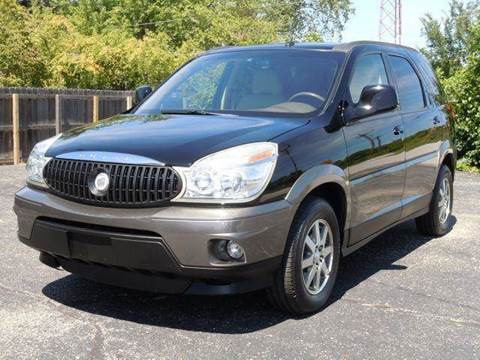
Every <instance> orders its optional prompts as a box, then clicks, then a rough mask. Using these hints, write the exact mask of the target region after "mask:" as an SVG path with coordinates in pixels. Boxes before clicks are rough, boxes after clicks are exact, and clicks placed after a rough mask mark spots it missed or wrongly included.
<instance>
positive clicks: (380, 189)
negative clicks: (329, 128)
mask: <svg viewBox="0 0 480 360" xmlns="http://www.w3.org/2000/svg"><path fill="white" fill-rule="evenodd" d="M378 84H383V85H387V84H391V81H390V79H389V77H388V76H387V72H386V68H385V63H384V58H383V56H382V55H381V54H380V53H372V54H366V55H361V56H360V57H359V58H357V59H356V60H355V64H354V66H353V73H352V77H351V80H350V85H349V90H348V92H349V94H348V95H347V98H349V101H348V103H349V106H355V104H356V103H358V101H359V98H360V94H361V91H362V90H363V88H364V87H365V86H370V85H378ZM350 104H351V105H350ZM343 131H344V135H345V141H346V144H347V152H348V172H349V180H350V186H351V196H352V198H351V218H350V219H351V223H350V229H351V231H350V241H349V245H352V244H354V243H356V242H359V241H361V240H363V239H365V238H367V237H368V236H370V235H373V234H375V233H377V232H379V231H380V230H382V229H384V228H385V227H387V226H388V225H391V224H392V223H394V222H396V221H398V220H399V219H400V216H401V211H402V193H403V188H404V182H405V168H404V161H405V150H404V141H403V124H402V118H401V115H400V112H399V111H398V109H395V110H392V111H389V112H386V113H382V114H378V115H374V116H370V117H367V118H363V119H359V120H356V121H353V122H351V123H349V124H347V125H346V126H345V127H344V128H343Z"/></svg>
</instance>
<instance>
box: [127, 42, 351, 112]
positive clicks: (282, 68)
mask: <svg viewBox="0 0 480 360" xmlns="http://www.w3.org/2000/svg"><path fill="white" fill-rule="evenodd" d="M344 58H345V54H343V53H340V52H334V51H331V52H328V51H325V52H319V51H303V50H292V51H287V50H272V51H255V50H252V51H232V52H225V53H218V54H209V55H204V56H200V57H198V58H197V59H195V60H193V61H191V62H190V63H188V64H187V65H185V66H184V67H183V68H181V69H180V70H179V71H178V72H177V73H175V74H174V75H173V76H172V77H171V78H169V79H168V80H167V81H166V82H165V83H164V84H163V85H162V86H160V87H159V88H158V90H157V91H156V92H155V93H154V94H152V96H150V97H149V98H148V99H147V100H146V101H145V102H144V103H142V104H141V105H140V106H139V108H138V109H137V110H136V113H137V114H152V113H160V112H163V113H168V111H175V110H197V109H198V110H206V111H213V112H230V113H242V112H244V111H259V112H269V113H290V114H294V113H297V114H302V113H309V112H313V111H316V110H318V109H321V108H323V106H324V105H325V101H326V99H327V98H328V96H329V94H330V92H331V90H332V87H333V83H334V80H335V77H336V75H337V73H338V69H339V68H340V67H341V65H342V63H343V61H344Z"/></svg>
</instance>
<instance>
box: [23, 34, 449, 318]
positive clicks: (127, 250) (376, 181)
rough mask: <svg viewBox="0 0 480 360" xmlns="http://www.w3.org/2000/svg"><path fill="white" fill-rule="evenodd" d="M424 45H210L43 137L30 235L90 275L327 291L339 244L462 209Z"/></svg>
mask: <svg viewBox="0 0 480 360" xmlns="http://www.w3.org/2000/svg"><path fill="white" fill-rule="evenodd" d="M442 98H443V95H442V92H441V90H440V89H439V86H438V82H437V80H436V78H435V75H434V73H433V72H432V69H431V68H430V66H429V64H428V63H427V61H426V60H425V59H424V58H423V56H422V55H421V54H420V53H418V52H417V51H415V50H413V49H410V48H406V47H401V46H396V45H390V44H383V43H374V42H355V43H348V44H324V43H320V44H312V43H305V44H288V45H266V46H253V47H232V48H221V49H215V50H212V51H208V52H206V53H204V54H202V55H200V56H198V57H197V58H195V59H193V60H192V61H190V62H188V63H187V64H185V65H184V66H183V67H182V68H180V69H179V70H178V71H177V72H175V73H174V74H173V75H172V76H171V77H170V78H169V79H167V80H166V81H165V82H164V83H163V84H162V85H161V86H160V87H159V88H158V89H157V90H156V91H154V92H151V89H149V88H148V87H141V88H139V89H137V104H136V105H135V107H134V108H133V109H131V110H130V111H128V112H127V113H125V114H122V115H118V116H115V117H113V118H111V119H108V120H105V121H102V122H99V123H94V124H90V125H88V126H85V127H82V128H77V129H74V130H71V131H68V132H66V133H64V134H63V135H59V136H56V137H55V138H52V139H49V140H46V141H43V142H41V143H39V144H37V145H36V146H35V148H34V150H33V151H32V153H31V155H30V158H29V160H28V164H27V172H28V178H27V186H26V187H24V188H23V189H21V190H20V191H19V192H18V193H17V194H16V198H15V212H16V214H17V215H18V225H19V231H18V234H19V238H20V240H21V241H22V242H24V243H25V244H27V245H29V246H31V247H33V248H35V249H37V250H39V251H40V260H41V261H42V262H43V263H45V264H47V265H49V266H52V267H54V268H58V267H62V268H64V269H66V270H67V271H69V272H72V273H76V274H79V275H81V276H84V277H86V278H90V279H93V280H97V281H100V282H105V283H109V284H114V285H118V286H125V287H131V288H137V289H146V290H151V291H156V292H161V293H168V294H178V293H185V294H231V293H239V292H246V291H252V290H257V289H261V288H267V291H268V294H269V298H270V299H271V300H272V302H273V304H274V305H276V306H278V307H279V308H281V309H283V310H286V311H289V312H292V313H308V312H312V311H316V310H318V309H320V308H321V307H322V306H323V305H324V304H325V303H326V301H327V299H328V297H329V296H330V294H331V292H332V288H333V286H334V283H335V278H336V277H337V272H338V265H339V261H340V258H341V257H342V256H345V255H347V254H350V253H351V252H352V251H354V250H356V249H358V248H359V247H361V246H362V245H365V244H366V243H367V242H369V241H370V240H371V239H372V238H374V237H375V236H377V235H378V234H380V233H381V232H383V231H385V230H386V229H388V228H390V227H392V226H394V225H396V224H398V223H400V222H402V221H405V220H408V219H415V220H416V224H417V227H418V230H420V232H422V233H424V234H429V235H433V236H438V235H443V234H445V233H446V232H448V231H449V229H450V228H451V226H452V220H451V211H452V193H453V187H452V184H453V177H454V169H455V162H456V152H455V148H454V145H453V143H452V137H451V130H452V127H451V122H450V120H449V115H448V113H446V112H445V107H444V103H443V100H442Z"/></svg>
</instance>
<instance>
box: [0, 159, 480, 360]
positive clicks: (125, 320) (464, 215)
mask: <svg viewBox="0 0 480 360" xmlns="http://www.w3.org/2000/svg"><path fill="white" fill-rule="evenodd" d="M24 176H25V172H24V166H1V167H0V254H1V256H2V259H1V261H0V358H1V359H16V360H18V359H163V358H165V359H172V358H175V359H177V360H178V359H197V358H198V359H226V358H228V359H236V358H241V359H257V358H260V359H275V358H284V359H310V358H311V359H390V358H392V359H480V236H479V235H480V209H479V207H480V176H479V175H473V174H465V173H458V175H457V178H456V182H455V201H454V215H455V226H454V228H453V230H452V231H451V232H450V233H449V234H448V235H446V236H444V237H441V238H430V237H424V236H421V235H419V234H418V233H417V232H416V230H415V224H414V222H412V221H410V222H407V223H405V224H402V225H399V226H397V227H395V228H393V229H391V230H389V231H388V232H386V233H384V234H383V235H381V236H379V237H378V238H377V239H376V240H374V241H373V242H371V243H370V244H368V245H367V246H365V247H364V248H362V249H360V250H359V251H358V252H356V253H354V254H353V255H351V256H349V257H347V258H345V259H344V262H343V265H342V269H341V273H340V276H339V279H338V282H337V286H336V288H335V291H334V297H333V299H332V301H331V303H330V304H329V306H328V307H327V308H325V309H324V310H323V311H321V312H319V313H316V314H314V315H311V316H307V317H302V318H294V317H290V316H286V315H284V314H282V313H279V312H277V311H275V310H273V309H271V308H270V307H269V306H268V304H267V302H266V299H265V297H264V295H263V293H261V292H257V293H252V294H247V295H241V296H222V297H199V296H195V297H194V296H188V297H187V296H172V297H164V296H159V295H156V294H150V293H144V292H138V291H130V290H125V289H121V288H115V287H111V286H106V285H101V284H97V283H94V282H90V281H87V280H84V279H81V278H79V277H77V276H75V275H70V274H69V273H67V272H65V271H57V270H54V269H51V268H48V267H46V266H44V265H42V264H41V263H40V262H39V261H38V253H37V252H36V251H34V250H32V249H30V248H28V247H26V246H25V245H23V244H21V243H20V242H19V241H18V240H17V238H16V226H17V225H16V217H15V215H14V213H13V211H12V206H13V198H14V193H15V191H16V190H17V189H19V188H20V187H21V186H23V183H24Z"/></svg>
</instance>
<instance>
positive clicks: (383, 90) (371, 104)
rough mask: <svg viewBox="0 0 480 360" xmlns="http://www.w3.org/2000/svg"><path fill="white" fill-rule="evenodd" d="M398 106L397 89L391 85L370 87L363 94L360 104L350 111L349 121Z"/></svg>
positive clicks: (365, 88)
mask: <svg viewBox="0 0 480 360" xmlns="http://www.w3.org/2000/svg"><path fill="white" fill-rule="evenodd" d="M397 106H398V99H397V94H396V92H395V89H394V88H393V87H392V86H390V85H369V86H365V87H364V88H363V90H362V92H361V95H360V100H359V102H358V103H357V104H356V105H355V106H354V107H352V108H351V109H350V111H349V114H348V120H349V121H352V120H357V119H361V118H364V117H367V116H372V115H375V114H379V113H382V112H385V111H389V110H393V109H395V108H396V107H397Z"/></svg>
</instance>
